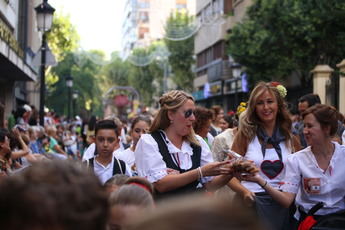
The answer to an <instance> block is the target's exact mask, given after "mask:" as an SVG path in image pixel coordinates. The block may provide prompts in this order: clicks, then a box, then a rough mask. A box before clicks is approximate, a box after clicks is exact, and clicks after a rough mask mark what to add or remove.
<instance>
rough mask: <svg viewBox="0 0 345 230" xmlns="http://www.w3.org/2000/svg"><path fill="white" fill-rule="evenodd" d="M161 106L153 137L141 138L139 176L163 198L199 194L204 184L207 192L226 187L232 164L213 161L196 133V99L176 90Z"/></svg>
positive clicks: (163, 98) (136, 150)
mask: <svg viewBox="0 0 345 230" xmlns="http://www.w3.org/2000/svg"><path fill="white" fill-rule="evenodd" d="M159 103H160V106H161V108H160V110H159V112H158V114H157V115H156V117H155V119H154V121H153V123H152V126H151V128H150V134H143V135H142V136H141V138H140V140H139V142H138V144H137V147H136V149H135V152H134V154H135V162H136V166H137V171H138V174H139V176H142V177H145V178H146V179H148V180H149V181H150V182H151V183H153V185H154V188H155V190H156V192H157V194H158V196H160V197H162V196H169V195H177V194H183V193H188V192H193V191H197V190H198V188H199V187H200V186H201V184H202V185H204V187H205V188H206V189H208V190H213V189H217V188H219V187H221V186H223V185H225V184H226V183H227V182H228V181H229V180H230V179H231V178H232V170H231V165H230V164H229V162H228V161H224V162H213V159H212V154H211V152H210V150H209V148H208V146H207V143H206V142H205V141H204V140H203V139H202V138H201V137H200V136H197V135H195V134H194V131H193V126H192V124H193V122H194V121H195V116H194V110H195V104H194V99H193V97H192V96H190V95H189V94H187V93H185V92H183V91H179V90H173V91H170V92H168V93H166V94H164V95H163V96H162V97H161V98H160V100H159ZM218 175H220V176H218ZM213 176H217V177H213Z"/></svg>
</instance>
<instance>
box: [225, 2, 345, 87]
mask: <svg viewBox="0 0 345 230" xmlns="http://www.w3.org/2000/svg"><path fill="white" fill-rule="evenodd" d="M344 20H345V2H344V1H337V0H328V1H319V0H295V1H291V0H254V2H253V4H252V6H251V7H249V9H248V11H247V18H245V19H244V21H243V22H242V23H239V24H237V25H236V26H235V27H234V28H233V30H232V33H231V34H230V36H229V53H230V55H231V56H232V57H234V59H235V60H236V61H237V62H239V63H241V64H242V65H244V66H245V68H246V71H247V73H248V75H249V76H250V81H251V82H252V83H253V82H255V81H258V80H272V79H286V78H287V77H288V76H291V74H292V73H295V74H297V75H298V76H299V78H300V80H301V83H302V85H303V86H306V85H307V84H309V83H310V80H311V79H310V70H311V69H312V68H313V67H314V66H315V65H316V64H318V63H322V64H329V65H330V66H333V67H334V66H335V64H336V63H338V62H340V61H341V60H342V59H343V58H344V54H345V47H344V46H343V45H342V43H343V41H344V39H345V24H344V23H343V22H344Z"/></svg>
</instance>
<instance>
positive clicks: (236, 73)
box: [231, 62, 242, 109]
mask: <svg viewBox="0 0 345 230" xmlns="http://www.w3.org/2000/svg"><path fill="white" fill-rule="evenodd" d="M231 70H232V77H233V78H234V80H235V107H234V108H235V109H236V107H237V106H238V92H237V88H238V85H237V82H238V79H239V78H240V77H241V72H242V66H241V65H240V64H238V63H236V62H234V63H232V65H231Z"/></svg>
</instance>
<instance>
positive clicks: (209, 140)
mask: <svg viewBox="0 0 345 230" xmlns="http://www.w3.org/2000/svg"><path fill="white" fill-rule="evenodd" d="M206 138H207V142H208V145H209V147H210V148H211V146H212V145H213V141H214V137H213V136H212V134H211V133H207V136H206Z"/></svg>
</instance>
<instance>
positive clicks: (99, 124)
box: [95, 120, 118, 136]
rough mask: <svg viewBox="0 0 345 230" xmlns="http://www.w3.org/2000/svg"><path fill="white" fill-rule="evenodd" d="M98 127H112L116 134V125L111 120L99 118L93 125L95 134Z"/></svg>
mask: <svg viewBox="0 0 345 230" xmlns="http://www.w3.org/2000/svg"><path fill="white" fill-rule="evenodd" d="M100 129H112V130H114V132H115V133H116V135H118V133H117V125H116V124H115V122H114V121H113V120H101V121H98V122H97V123H96V126H95V136H96V135H97V132H98V130H100Z"/></svg>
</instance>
